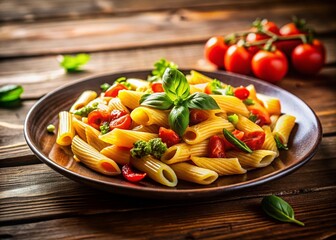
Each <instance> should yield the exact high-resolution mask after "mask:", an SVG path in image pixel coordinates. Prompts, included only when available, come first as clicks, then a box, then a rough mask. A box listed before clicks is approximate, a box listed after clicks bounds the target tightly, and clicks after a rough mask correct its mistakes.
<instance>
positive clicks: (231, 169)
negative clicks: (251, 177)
mask: <svg viewBox="0 0 336 240" xmlns="http://www.w3.org/2000/svg"><path fill="white" fill-rule="evenodd" d="M191 161H193V162H194V163H195V164H196V166H198V167H202V168H206V169H210V170H212V171H215V172H216V173H218V175H219V176H223V175H232V174H244V173H246V169H244V168H242V166H241V165H240V163H239V161H238V158H206V157H191Z"/></svg>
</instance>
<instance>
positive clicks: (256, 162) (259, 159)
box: [226, 149, 277, 169]
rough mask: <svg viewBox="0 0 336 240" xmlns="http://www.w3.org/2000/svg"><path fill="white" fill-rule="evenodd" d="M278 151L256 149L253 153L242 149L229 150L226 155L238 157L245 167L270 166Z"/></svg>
mask: <svg viewBox="0 0 336 240" xmlns="http://www.w3.org/2000/svg"><path fill="white" fill-rule="evenodd" d="M276 155H277V153H276V152H274V151H271V150H263V149H261V150H255V151H253V152H252V153H244V152H240V151H228V152H226V157H228V158H238V161H239V162H240V164H241V165H242V167H243V168H247V169H248V168H251V167H253V168H260V167H266V166H268V165H269V164H270V163H271V162H272V161H273V160H274V159H275V157H276Z"/></svg>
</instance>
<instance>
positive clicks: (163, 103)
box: [140, 92, 174, 110]
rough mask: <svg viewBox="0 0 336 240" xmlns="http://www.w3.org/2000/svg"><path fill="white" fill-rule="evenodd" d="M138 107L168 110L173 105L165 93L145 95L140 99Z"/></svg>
mask: <svg viewBox="0 0 336 240" xmlns="http://www.w3.org/2000/svg"><path fill="white" fill-rule="evenodd" d="M140 105H143V106H147V107H152V108H156V109H161V110H167V109H170V108H171V107H172V106H173V105H174V104H173V102H172V101H171V100H170V98H169V97H168V96H167V94H166V93H161V92H160V93H152V94H145V95H143V96H142V97H141V99H140Z"/></svg>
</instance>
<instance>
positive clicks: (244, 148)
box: [223, 128, 252, 153]
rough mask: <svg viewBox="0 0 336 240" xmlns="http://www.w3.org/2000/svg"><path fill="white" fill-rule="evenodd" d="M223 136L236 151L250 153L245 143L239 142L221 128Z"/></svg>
mask: <svg viewBox="0 0 336 240" xmlns="http://www.w3.org/2000/svg"><path fill="white" fill-rule="evenodd" d="M223 134H224V137H225V138H226V140H228V142H229V143H231V144H232V145H234V146H235V147H237V148H238V149H240V150H242V151H244V152H247V153H252V150H251V148H249V147H248V146H247V145H246V143H244V142H243V141H240V140H239V139H238V138H236V137H235V136H234V135H233V134H232V133H231V132H229V131H228V130H226V129H225V128H223Z"/></svg>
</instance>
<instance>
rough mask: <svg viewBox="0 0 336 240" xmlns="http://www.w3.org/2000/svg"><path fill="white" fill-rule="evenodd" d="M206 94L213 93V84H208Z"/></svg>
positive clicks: (205, 89)
mask: <svg viewBox="0 0 336 240" xmlns="http://www.w3.org/2000/svg"><path fill="white" fill-rule="evenodd" d="M204 93H206V94H211V93H212V87H211V83H208V84H207V85H206V86H205V88H204Z"/></svg>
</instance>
